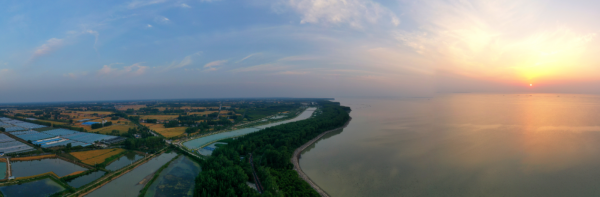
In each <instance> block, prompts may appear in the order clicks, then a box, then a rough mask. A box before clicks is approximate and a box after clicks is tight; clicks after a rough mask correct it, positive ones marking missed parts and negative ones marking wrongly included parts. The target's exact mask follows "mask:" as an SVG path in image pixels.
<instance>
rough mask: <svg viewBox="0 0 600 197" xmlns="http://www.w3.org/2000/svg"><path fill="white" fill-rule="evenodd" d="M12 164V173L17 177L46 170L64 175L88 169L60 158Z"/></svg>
mask: <svg viewBox="0 0 600 197" xmlns="http://www.w3.org/2000/svg"><path fill="white" fill-rule="evenodd" d="M10 165H11V170H12V175H13V176H14V177H17V178H18V177H27V176H34V175H38V174H43V173H46V172H54V173H55V174H56V175H58V176H59V177H62V176H65V175H68V174H71V173H73V172H77V171H86V170H87V169H86V168H84V167H81V166H78V165H76V164H74V163H71V162H68V161H65V160H62V159H58V158H48V159H41V160H30V161H11V162H10Z"/></svg>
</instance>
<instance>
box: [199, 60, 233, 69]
mask: <svg viewBox="0 0 600 197" xmlns="http://www.w3.org/2000/svg"><path fill="white" fill-rule="evenodd" d="M227 62H228V60H217V61H212V62H209V63H207V64H205V65H204V68H205V69H206V70H207V71H215V70H217V69H218V68H217V67H218V66H221V65H223V64H225V63H227Z"/></svg>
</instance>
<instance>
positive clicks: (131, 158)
mask: <svg viewBox="0 0 600 197" xmlns="http://www.w3.org/2000/svg"><path fill="white" fill-rule="evenodd" d="M142 158H144V156H143V155H139V154H136V153H133V152H130V153H126V154H125V155H123V156H121V157H119V159H117V160H115V161H113V162H111V163H110V164H108V166H106V169H107V170H112V171H115V170H118V169H121V168H123V167H125V166H127V165H129V164H132V163H133V162H136V161H137V160H140V159H142Z"/></svg>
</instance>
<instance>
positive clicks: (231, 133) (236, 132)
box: [183, 108, 316, 149]
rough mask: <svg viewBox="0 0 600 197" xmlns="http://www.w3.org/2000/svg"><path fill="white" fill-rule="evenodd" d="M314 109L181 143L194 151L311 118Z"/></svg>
mask: <svg viewBox="0 0 600 197" xmlns="http://www.w3.org/2000/svg"><path fill="white" fill-rule="evenodd" d="M315 109H316V108H308V109H306V110H304V111H303V112H302V113H301V114H300V115H298V116H297V117H295V118H293V119H290V120H284V121H280V122H275V123H271V124H266V125H261V126H257V127H256V128H244V129H238V130H234V131H229V132H223V133H218V134H214V135H209V136H206V137H201V138H197V139H193V140H190V141H187V142H185V143H183V145H184V146H186V147H188V148H192V149H196V148H199V147H201V146H204V145H206V144H208V143H210V142H214V141H218V140H222V139H227V138H232V137H236V136H242V135H246V134H249V133H253V132H257V131H260V130H261V129H264V128H267V127H272V126H277V125H281V124H285V123H289V122H295V121H299V120H304V119H308V118H310V117H311V116H312V114H313V112H314V111H315Z"/></svg>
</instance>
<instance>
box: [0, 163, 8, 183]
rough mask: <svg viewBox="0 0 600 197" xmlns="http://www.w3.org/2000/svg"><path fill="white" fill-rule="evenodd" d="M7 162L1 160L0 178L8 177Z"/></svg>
mask: <svg viewBox="0 0 600 197" xmlns="http://www.w3.org/2000/svg"><path fill="white" fill-rule="evenodd" d="M7 168H8V167H7V166H6V162H0V179H5V178H6V170H7Z"/></svg>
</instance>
